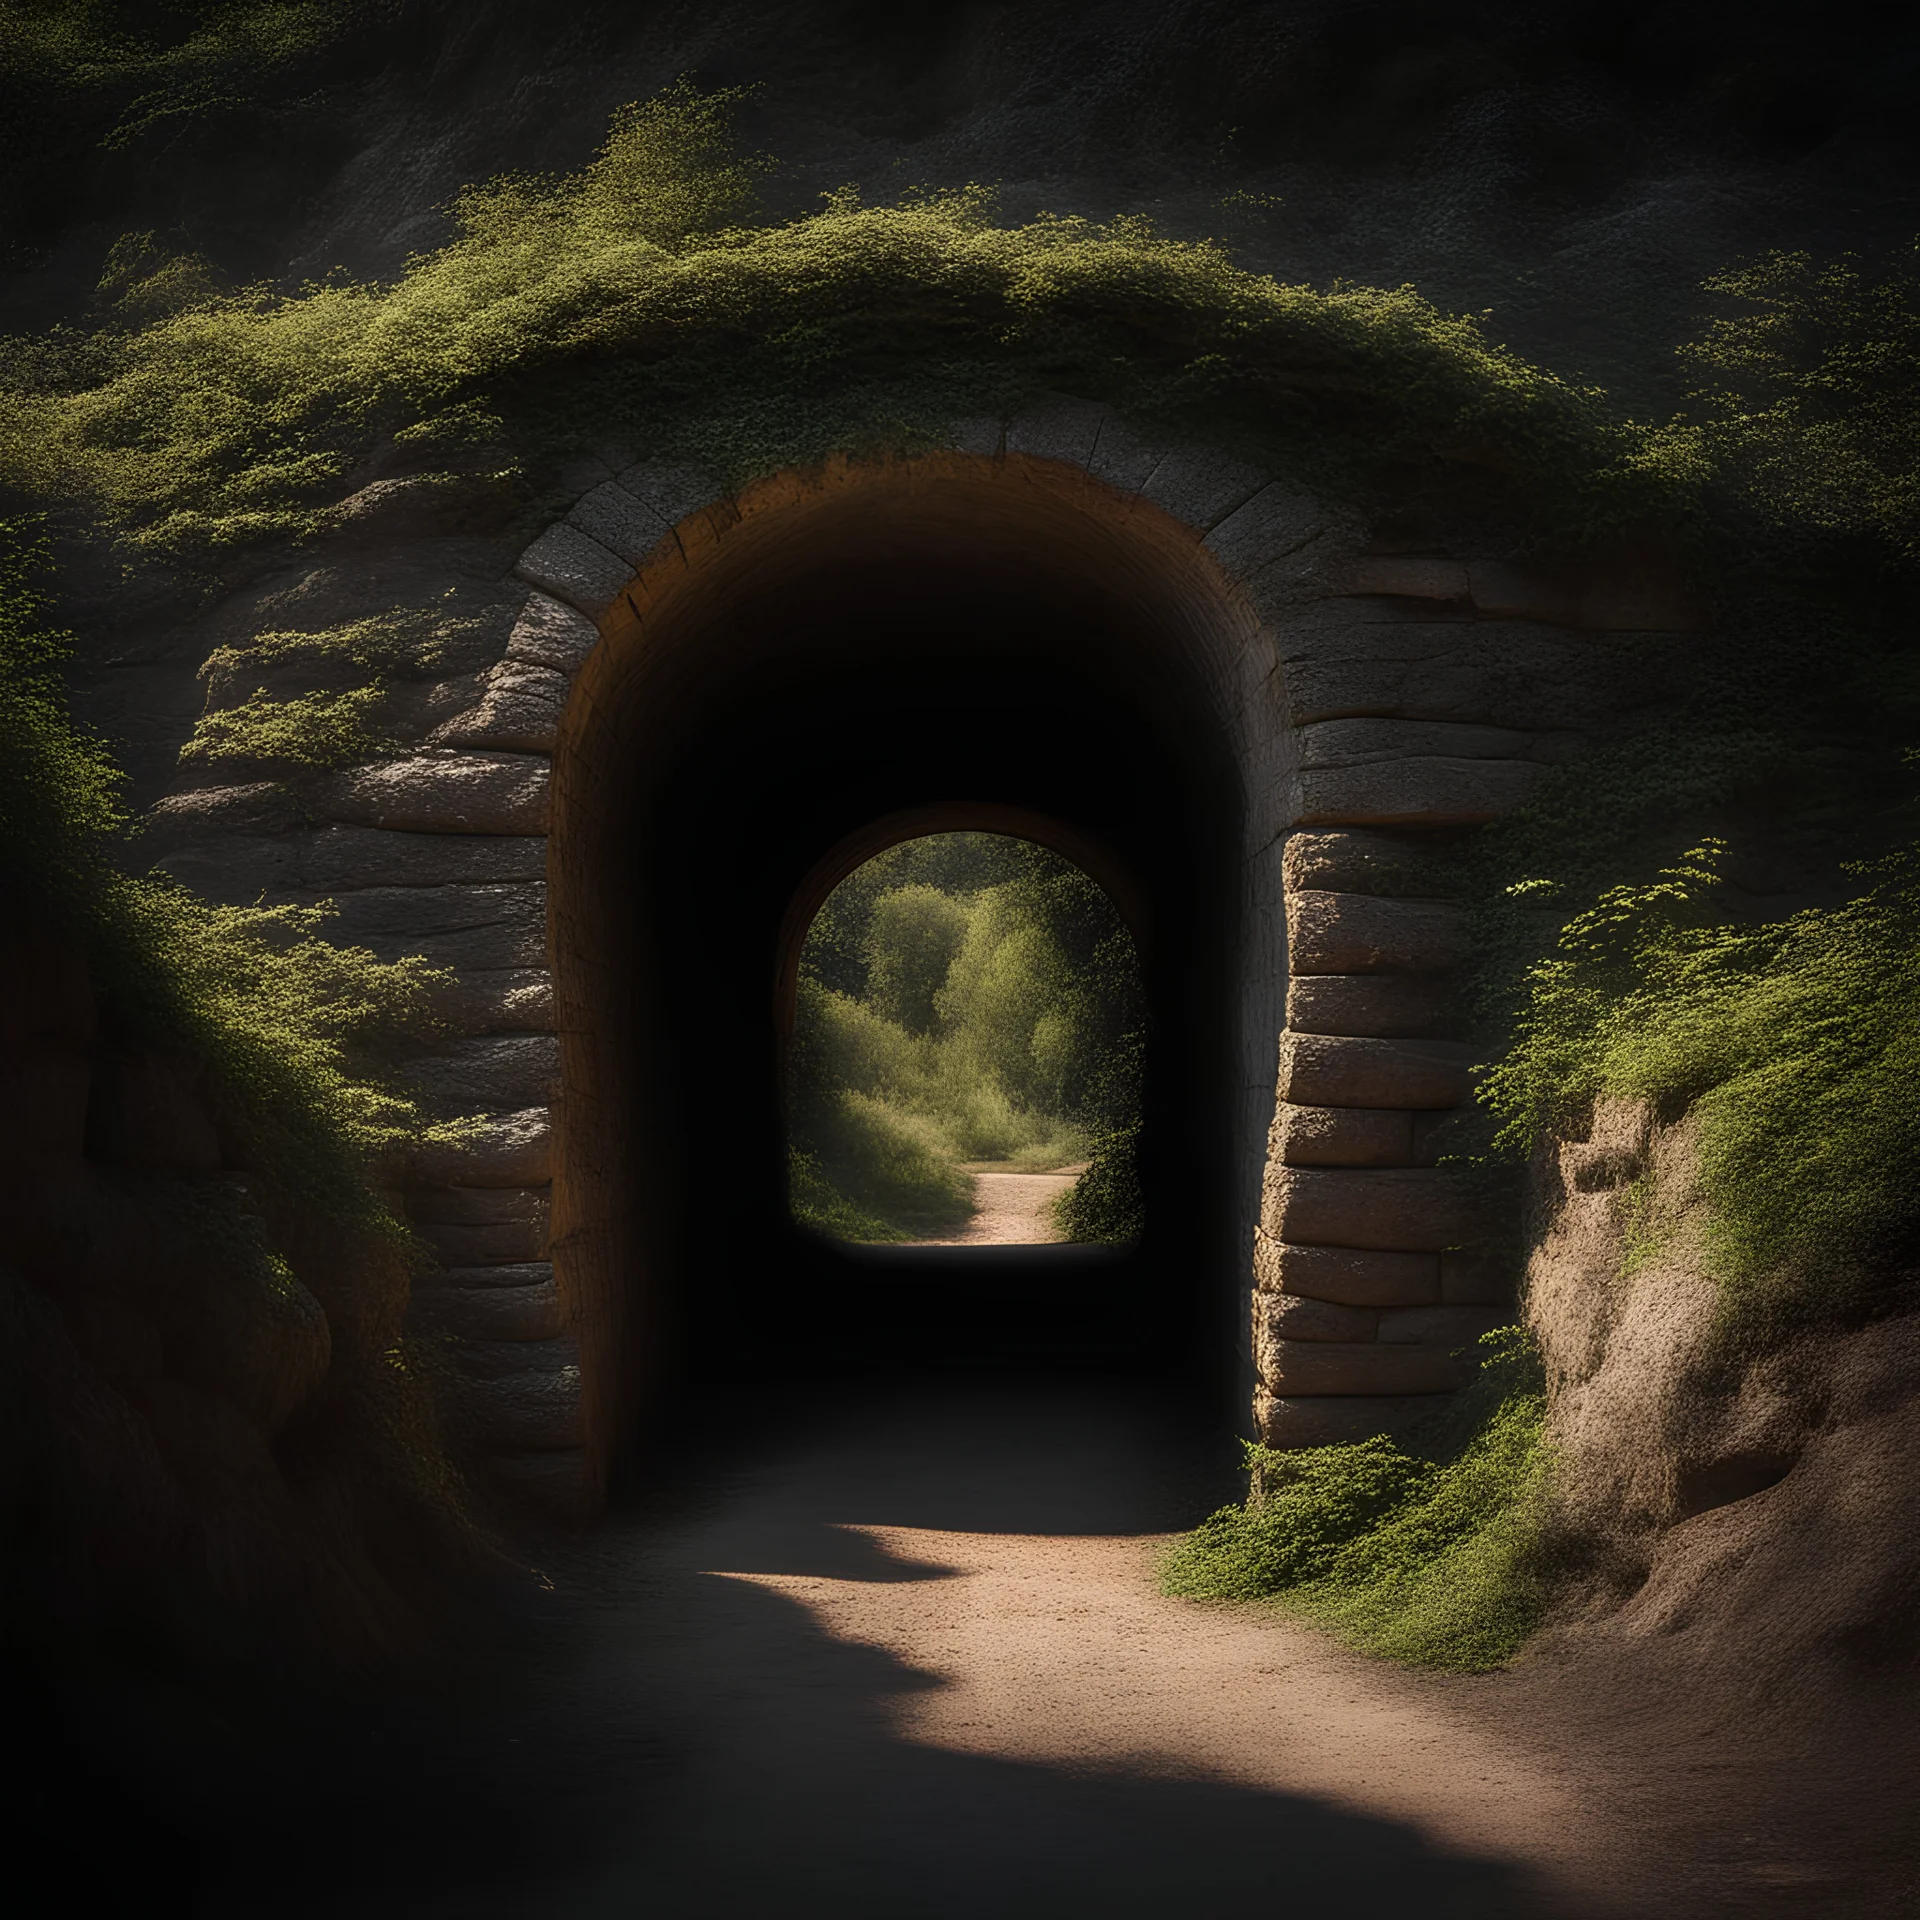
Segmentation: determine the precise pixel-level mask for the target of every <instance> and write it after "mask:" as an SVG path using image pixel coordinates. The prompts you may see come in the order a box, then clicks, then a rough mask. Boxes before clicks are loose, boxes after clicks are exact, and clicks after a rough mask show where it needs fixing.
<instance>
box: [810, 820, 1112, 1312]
mask: <svg viewBox="0 0 1920 1920" xmlns="http://www.w3.org/2000/svg"><path fill="white" fill-rule="evenodd" d="M960 817H964V816H960ZM987 817H989V818H993V819H995V820H996V823H999V824H1010V825H1011V826H1013V827H1015V828H1018V829H1019V830H1018V831H1005V832H994V831H985V830H981V829H979V828H974V829H971V830H969V829H966V828H960V829H958V830H952V829H950V830H948V831H945V832H937V833H923V832H911V831H905V830H903V829H901V828H900V827H899V825H898V824H897V823H896V827H895V830H896V831H898V832H899V833H900V837H899V838H897V839H894V840H892V841H891V843H890V844H888V845H886V846H883V847H881V848H880V849H879V851H877V852H872V853H868V852H866V847H867V846H868V845H870V844H871V841H872V840H873V839H875V838H878V833H877V832H875V833H873V834H869V835H861V836H856V838H855V841H854V843H853V845H852V847H851V848H844V847H843V848H836V849H835V851H834V853H833V854H832V855H830V856H829V858H828V860H827V861H826V862H824V863H823V864H822V866H821V867H820V868H818V869H816V872H815V875H814V876H812V877H810V881H809V884H808V886H807V887H806V888H805V889H803V891H802V894H801V896H800V897H799V898H798V899H797V900H796V901H795V903H794V906H793V909H792V910H790V912H789V915H788V923H787V927H786V928H785V929H784V930H783V935H782V943H781V945H782V950H781V954H780V975H779V980H778V983H777V984H778V992H779V1000H778V1004H777V1024H778V1037H779V1040H780V1043H781V1065H782V1070H783V1086H784V1091H785V1102H786V1115H787V1189H788V1191H787V1198H788V1207H789V1211H790V1212H791V1213H792V1215H793V1218H794V1220H795V1222H796V1223H797V1224H798V1225H800V1226H801V1227H804V1228H807V1229H809V1230H811V1231H812V1232H813V1233H815V1234H817V1235H820V1236H822V1237H824V1238H826V1239H827V1240H830V1241H833V1242H836V1243H838V1244H839V1245H841V1246H866V1247H882V1246H895V1247H952V1248H966V1249H969V1250H971V1251H973V1252H978V1251H981V1250H983V1249H986V1248H996V1249H998V1248H1004V1247H1008V1246H1021V1247H1034V1246H1043V1245H1069V1246H1077V1247H1083V1248H1084V1247H1120V1246H1125V1245H1128V1244H1130V1243H1131V1242H1132V1241H1134V1240H1136V1239H1138V1238H1139V1236H1140V1233H1141V1231H1142V1230H1143V1227H1144V1224H1145V1222H1144V1218H1143V1214H1142V1208H1141V1194H1140V1183H1139V1156H1140V1147H1141V1144H1142V1142H1141V1099H1142V1094H1143V1090H1144V1086H1145V1079H1146V1074H1147V1070H1148V1059H1147V1051H1148V1033H1147V1019H1146V998H1145V992H1144V987H1143V983H1142V981H1141V978H1140V963H1139V952H1138V947H1137V945H1136V940H1135V934H1134V930H1133V928H1132V927H1130V926H1129V925H1128V921H1127V918H1126V917H1125V916H1124V915H1123V914H1122V912H1121V910H1120V908H1119V906H1118V904H1117V903H1116V901H1115V899H1114V897H1113V896H1112V894H1110V893H1109V892H1108V891H1107V890H1106V888H1104V887H1102V886H1101V885H1100V883H1099V882H1098V881H1097V880H1095V879H1094V877H1093V876H1092V874H1091V873H1089V872H1088V871H1087V868H1086V867H1085V866H1084V865H1081V864H1079V863H1077V862H1075V861H1074V860H1072V859H1070V858H1069V857H1068V856H1067V855H1066V853H1065V852H1063V851H1061V850H1060V849H1059V848H1058V847H1057V846H1056V845H1054V844H1051V843H1052V842H1056V841H1064V842H1066V843H1068V844H1075V843H1076V836H1074V835H1072V834H1071V833H1070V832H1068V831H1066V830H1064V829H1059V828H1056V827H1054V825H1053V823H1051V822H1047V821H1042V820H1039V819H1034V818H1031V817H1022V816H1012V815H1009V814H1008V813H1007V811H1006V810H1003V809H996V810H995V811H994V814H992V815H990V816H987ZM1079 844H1082V845H1084V843H1079ZM853 862H857V864H850V863H853ZM1095 864H1097V865H1105V866H1107V867H1108V869H1109V872H1110V873H1111V872H1113V871H1114V869H1113V867H1112V863H1111V862H1107V861H1101V860H1099V859H1097V858H1096V860H1095ZM1130 891H1131V890H1129V889H1123V892H1127V893H1129V894H1130ZM822 896H823V897H822ZM1136 917H1137V916H1136ZM975 1270H977V1269H976V1267H974V1266H972V1265H970V1264H969V1263H967V1262H961V1263H959V1264H958V1265H957V1266H956V1267H955V1269H954V1275H953V1277H954V1280H955V1282H956V1283H957V1284H960V1285H963V1286H964V1285H965V1284H966V1282H967V1276H968V1275H969V1273H971V1272H973V1271H975Z"/></svg>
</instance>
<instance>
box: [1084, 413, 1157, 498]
mask: <svg viewBox="0 0 1920 1920" xmlns="http://www.w3.org/2000/svg"><path fill="white" fill-rule="evenodd" d="M1161 458H1162V450H1161V448H1160V447H1159V446H1158V445H1156V444H1155V443H1154V442H1153V441H1150V440H1148V439H1146V438H1144V437H1143V436H1142V435H1141V434H1140V433H1139V432H1138V431H1137V430H1136V429H1135V428H1134V427H1133V426H1131V425H1130V424H1129V423H1128V422H1127V421H1125V420H1123V419H1121V417H1120V416H1119V415H1118V414H1117V413H1109V414H1108V415H1107V417H1106V418H1105V420H1103V421H1102V422H1101V424H1100V437H1099V439H1097V440H1096V441H1095V442H1094V443H1093V451H1092V453H1091V454H1089V455H1088V457H1087V463H1086V465H1087V471H1088V473H1090V474H1091V475H1092V476H1093V477H1094V478H1095V479H1096V480H1104V481H1105V482H1106V484H1107V485H1108V486H1110V487H1112V488H1114V489H1115V490H1116V491H1118V492H1120V493H1138V492H1139V491H1140V489H1141V488H1142V487H1143V486H1145V485H1146V483H1147V480H1148V477H1149V476H1150V475H1151V474H1152V472H1153V470H1154V468H1155V467H1157V466H1158V465H1159V464H1160V461H1161Z"/></svg>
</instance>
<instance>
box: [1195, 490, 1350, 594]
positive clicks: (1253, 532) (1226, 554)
mask: <svg viewBox="0 0 1920 1920" xmlns="http://www.w3.org/2000/svg"><path fill="white" fill-rule="evenodd" d="M1326 524H1327V516H1326V514H1325V513H1324V512H1323V511H1322V510H1321V508H1320V506H1319V503H1318V502H1317V501H1314V500H1312V499H1310V498H1308V496H1307V495H1305V494H1303V493H1297V492H1295V491H1294V489H1293V488H1291V487H1289V486H1287V485H1286V484H1285V483H1284V482H1283V481H1278V480H1275V481H1271V482H1269V483H1268V484H1267V485H1266V486H1264V487H1262V488H1261V489H1260V491H1259V492H1258V493H1256V494H1255V495H1254V496H1253V497H1252V499H1250V500H1244V501H1242V502H1241V504H1240V505H1239V506H1237V507H1235V508H1234V510H1233V511H1232V512H1231V513H1229V514H1228V515H1227V516H1226V518H1225V519H1223V520H1222V521H1221V522H1220V523H1219V524H1218V525H1217V526H1216V527H1215V528H1214V529H1213V531H1212V532H1211V533H1209V534H1208V535H1207V537H1206V539H1205V541H1203V542H1202V544H1203V545H1204V546H1205V547H1206V549H1207V551H1208V552H1209V553H1210V554H1212V555H1213V557H1214V559H1215V560H1216V561H1218V562H1219V565H1220V571H1221V572H1222V573H1224V574H1225V575H1226V577H1227V578H1228V579H1229V580H1234V581H1238V580H1244V579H1245V578H1246V577H1247V576H1248V575H1249V574H1251V573H1255V572H1257V571H1259V569H1261V568H1262V567H1266V566H1269V565H1271V564H1272V563H1273V562H1274V561H1276V560H1279V559H1282V558H1283V557H1285V556H1286V555H1287V554H1291V553H1297V552H1298V551H1299V550H1300V549H1301V548H1302V547H1304V546H1306V545H1307V544H1308V543H1309V542H1310V541H1311V540H1313V539H1314V538H1315V537H1316V536H1317V535H1318V534H1319V533H1320V532H1322V530H1323V529H1324V528H1325V527H1326Z"/></svg>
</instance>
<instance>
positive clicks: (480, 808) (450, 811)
mask: <svg viewBox="0 0 1920 1920" xmlns="http://www.w3.org/2000/svg"><path fill="white" fill-rule="evenodd" d="M552 777H553V767H552V763H551V762H550V761H548V760H547V759H545V758H544V757H543V756H540V755H536V754H524V753H456V752H435V753H422V754H415V755H412V756H410V757H409V758H407V759H404V760H382V761H378V762H376V763H375V764H374V765H372V766H367V767H353V768H350V769H349V770H348V771H347V772H345V773H337V774H333V775H331V776H329V777H328V778H326V779H323V780H318V781H315V782H314V783H313V784H312V785H311V786H310V787H308V788H307V789H306V792H305V797H306V800H307V803H308V805H309V806H310V807H311V808H312V809H313V811H314V812H315V813H317V814H319V815H320V816H321V818H323V819H328V820H340V821H344V822H346V823H347V824H348V825H350V826H363V827H385V828H389V829H392V830H395V831H398V832H403V833H487V834H495V833H497V834H544V833H545V832H546V830H547V793H548V788H549V786H550V785H551V782H552Z"/></svg>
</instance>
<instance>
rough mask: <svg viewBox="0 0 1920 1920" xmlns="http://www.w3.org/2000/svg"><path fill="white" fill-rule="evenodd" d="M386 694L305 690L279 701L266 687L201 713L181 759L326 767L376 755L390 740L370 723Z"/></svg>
mask: <svg viewBox="0 0 1920 1920" xmlns="http://www.w3.org/2000/svg"><path fill="white" fill-rule="evenodd" d="M384 698H385V694H384V693H383V691H382V690H381V689H380V688H379V687H352V688H349V689H348V690H347V691H346V692H344V693H303V694H298V695H295V696H294V697H293V698H291V699H286V700H275V699H273V698H272V697H271V696H270V695H269V694H268V693H267V691H266V689H265V688H264V687H263V688H261V689H259V690H258V691H257V692H255V693H252V694H250V695H249V696H248V697H247V698H246V699H245V700H243V701H241V702H240V704H239V705H238V706H234V707H219V708H216V709H215V710H214V711H213V712H212V713H206V714H202V715H201V717H200V718H199V719H198V720H197V721H196V722H195V723H194V728H193V732H192V733H191V734H190V735H189V736H188V737H187V743H186V745H185V746H183V747H182V748H181V749H180V758H181V759H182V760H183V761H187V762H192V761H196V760H197V761H200V762H202V763H203V764H205V765H207V766H220V765H224V764H228V763H231V762H236V761H237V762H240V763H242V764H243V765H247V766H269V767H285V768H289V769H298V770H300V771H303V772H322V771H324V770H326V769H328V768H332V767H350V766H355V765H357V764H358V763H360V762H361V761H364V760H377V759H379V758H380V757H381V755H383V754H386V753H390V752H391V751H392V750H393V742H392V740H391V739H390V738H389V737H388V736H387V735H385V734H383V733H380V732H378V731H377V730H376V729H375V728H374V727H373V726H371V725H370V724H369V722H370V721H371V720H372V718H373V716H374V715H375V714H377V713H378V712H379V710H380V706H381V703H382V701H383V700H384Z"/></svg>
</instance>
